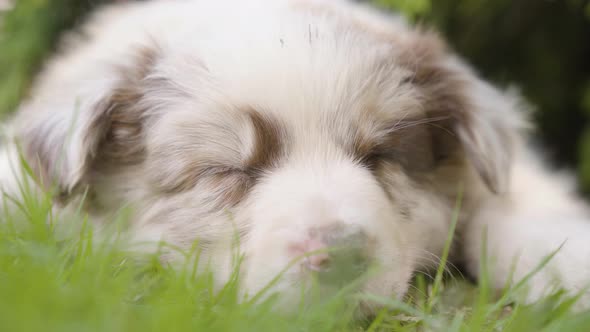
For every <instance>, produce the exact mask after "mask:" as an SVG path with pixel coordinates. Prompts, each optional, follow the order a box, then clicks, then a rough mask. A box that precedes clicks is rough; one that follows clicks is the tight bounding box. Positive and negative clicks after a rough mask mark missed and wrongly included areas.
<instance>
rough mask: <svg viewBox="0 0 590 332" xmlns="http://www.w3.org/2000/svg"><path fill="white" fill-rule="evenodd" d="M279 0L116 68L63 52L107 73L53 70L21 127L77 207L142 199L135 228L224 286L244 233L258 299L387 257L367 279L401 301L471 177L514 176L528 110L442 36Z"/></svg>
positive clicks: (158, 42)
mask: <svg viewBox="0 0 590 332" xmlns="http://www.w3.org/2000/svg"><path fill="white" fill-rule="evenodd" d="M153 6H158V5H153ZM168 6H173V5H168ZM343 8H348V7H343ZM268 10H269V11H272V12H271V13H267V14H268V15H266V16H265V15H262V16H261V20H260V22H257V23H256V24H250V23H251V22H248V24H245V23H246V22H244V25H243V26H241V25H240V26H239V27H238V28H239V29H242V30H241V31H243V32H244V35H248V36H250V37H249V38H247V39H240V38H236V35H235V33H234V32H235V29H236V27H232V28H231V29H229V28H223V27H218V28H219V30H216V36H215V38H205V39H202V40H199V41H198V42H187V41H186V40H187V39H186V38H187V35H183V33H182V31H183V30H182V29H180V30H179V31H177V32H175V33H174V34H173V35H172V36H160V35H156V36H155V37H154V36H152V41H151V42H150V43H145V45H143V46H141V47H137V45H136V43H129V45H127V46H128V47H127V48H126V51H125V52H124V53H123V54H122V55H121V54H118V55H117V57H116V58H117V61H114V59H111V57H113V58H114V57H115V56H114V55H112V54H108V55H103V54H98V55H97V54H92V56H90V55H88V54H84V52H79V53H82V55H76V53H74V55H73V56H71V57H70V58H68V57H66V58H64V59H63V62H62V63H67V62H68V61H69V62H70V63H73V62H74V60H80V59H82V60H84V61H95V62H93V65H95V66H98V68H90V69H88V68H77V69H79V71H69V72H65V73H64V70H63V68H60V65H59V63H58V65H55V66H54V67H53V68H50V69H49V70H48V73H46V75H45V76H44V80H42V81H41V83H40V84H39V87H38V92H37V95H38V96H41V97H38V98H37V99H33V100H32V101H31V102H30V103H28V104H27V105H25V106H23V110H22V111H21V115H20V121H17V128H18V130H19V132H20V135H19V136H20V139H21V141H22V144H23V147H24V150H25V152H26V153H27V155H28V157H29V160H35V161H37V160H38V161H39V162H37V163H36V162H31V164H33V165H34V166H35V167H34V168H35V169H36V170H37V172H38V175H39V178H41V180H42V182H44V183H48V182H51V181H54V182H56V183H57V185H58V187H59V188H60V190H61V193H62V195H61V197H63V198H64V199H67V198H70V197H71V196H73V195H75V194H76V193H77V192H79V191H81V190H82V189H88V190H89V191H90V193H91V197H92V199H91V200H89V201H88V204H87V205H88V209H89V211H90V212H91V213H93V214H96V215H98V216H103V217H104V216H108V215H109V213H112V212H114V211H116V210H117V209H118V208H119V207H120V206H121V205H122V204H131V205H133V206H134V207H135V210H136V211H135V213H134V216H133V218H132V229H131V232H132V234H133V235H134V236H135V237H136V238H138V239H141V240H145V239H149V240H164V241H168V242H171V243H172V244H174V245H177V246H181V247H183V248H190V247H191V246H192V245H193V243H194V242H195V241H199V244H200V246H201V247H202V249H203V254H204V255H206V257H207V258H208V260H209V261H210V264H211V266H213V267H214V270H215V271H216V272H217V273H218V278H219V279H220V281H221V280H223V279H224V278H227V274H228V271H229V270H230V263H231V259H232V251H231V246H232V244H233V243H234V239H235V235H236V234H237V235H238V237H239V242H240V246H239V248H240V251H241V253H242V254H243V255H244V261H243V263H242V265H241V269H242V282H243V286H244V287H243V288H244V290H245V291H246V292H248V293H250V294H253V293H256V292H257V291H259V290H261V289H263V288H264V287H265V286H267V285H268V283H269V282H270V281H271V280H272V279H274V278H275V277H276V276H277V275H278V274H280V273H281V271H285V273H284V274H283V276H282V278H281V279H280V280H279V281H278V282H277V283H275V284H274V287H273V290H277V291H280V292H282V293H284V294H285V296H284V297H283V298H284V299H285V301H286V303H290V301H294V300H296V299H298V298H299V295H300V291H301V288H300V287H304V288H305V287H308V285H309V281H310V280H311V279H312V278H314V277H319V280H320V286H321V287H322V288H325V289H330V288H338V286H339V285H341V284H342V283H343V282H346V281H351V280H354V279H355V278H357V277H359V276H360V275H361V274H362V273H363V272H366V271H367V270H368V269H369V267H375V271H376V272H375V273H373V274H371V276H370V278H369V279H368V280H366V281H364V282H363V286H362V288H363V289H364V290H366V291H369V292H372V293H377V294H379V295H385V296H391V295H396V296H401V295H403V294H404V293H405V291H406V289H407V286H408V282H409V280H410V278H411V276H412V273H413V272H414V271H415V270H416V269H418V268H421V267H423V266H425V265H428V264H427V262H428V261H429V260H430V259H431V258H430V257H429V255H430V254H435V255H436V254H438V252H439V251H440V249H441V248H442V245H443V242H444V239H445V238H446V234H447V229H448V225H449V224H450V222H451V220H450V219H451V216H450V215H451V211H452V206H453V204H454V201H455V194H456V191H455V189H456V188H457V185H458V183H459V182H461V183H464V185H465V186H466V187H467V190H468V191H470V192H474V193H475V192H481V191H482V190H481V189H478V188H483V187H484V185H487V187H488V188H489V189H490V191H492V192H497V191H501V190H502V188H503V187H504V186H505V184H506V181H507V173H508V163H509V156H510V149H511V146H512V144H513V143H512V140H513V138H514V135H515V132H516V129H515V128H516V127H518V121H517V119H518V117H517V116H516V115H515V114H514V112H513V111H512V105H511V104H510V102H509V101H508V100H507V99H506V98H505V97H504V96H502V95H501V94H500V93H499V92H497V91H496V90H494V89H493V88H491V87H489V86H488V85H486V84H485V83H483V82H481V81H480V80H478V79H477V78H476V77H475V76H474V75H473V74H472V73H471V72H470V71H469V70H468V69H467V68H466V67H465V66H464V65H462V64H461V63H460V62H459V61H458V60H456V59H454V58H453V57H452V56H450V55H448V54H447V52H446V50H445V49H444V47H443V46H442V43H441V42H440V41H439V40H438V39H437V38H436V37H434V36H431V35H428V34H423V33H421V32H417V31H412V30H408V29H406V28H404V27H401V26H398V25H387V24H385V23H379V24H377V23H376V22H381V20H382V17H380V16H374V17H372V18H371V17H369V19H367V18H365V17H364V15H366V13H365V12H364V11H363V12H362V13H363V15H361V16H359V17H358V18H355V19H352V18H351V17H350V15H356V13H357V12H356V10H359V13H361V12H360V9H354V8H353V9H349V10H351V11H350V12H349V13H348V14H347V15H344V14H342V13H339V12H338V11H336V12H334V11H332V10H330V9H329V8H328V9H326V8H323V7H309V8H307V7H305V6H304V7H301V6H300V4H299V3H298V5H297V6H295V7H289V10H288V11H285V10H284V9H282V10H280V11H279V10H277V11H276V12H275V11H274V10H276V9H275V8H274V7H273V8H271V9H268ZM339 10H340V9H339ZM341 10H344V9H341ZM170 11H171V12H174V11H173V10H170ZM181 12H182V10H179V12H178V14H177V15H179V18H178V19H179V20H181V19H182V15H180V14H179V13H181ZM318 13H319V14H318ZM359 15H360V14H359ZM275 20H276V21H277V22H278V21H280V22H282V23H281V25H278V27H280V28H279V30H280V31H279V32H280V38H276V37H277V36H275V33H276V31H275V30H273V29H272V28H273V27H277V25H276V24H277V22H275ZM363 20H365V21H367V20H368V21H367V24H363V22H364V21H363ZM369 23H370V24H369ZM235 24H238V25H239V24H240V23H239V21H238V23H235ZM224 29H225V30H224ZM302 31H303V32H305V33H301V32H302ZM105 34H106V36H104V37H100V36H98V37H97V39H98V40H97V41H95V44H96V45H99V46H97V47H96V48H98V49H99V50H100V45H101V38H103V39H108V38H109V36H108V32H105ZM158 36H160V37H161V38H160V39H158ZM191 36H192V35H191ZM133 38H137V36H135V35H134V37H133ZM154 38H155V41H154V40H153V39H154ZM191 38H192V37H191ZM180 40H182V41H183V43H182V44H179V43H177V42H178V41H180ZM175 41H176V42H175ZM179 45H182V47H180V46H179ZM103 56H104V57H107V58H108V59H109V60H111V61H110V63H108V61H107V62H106V63H107V64H104V63H105V61H98V60H97V59H96V58H97V57H98V58H99V59H101V57H103ZM121 57H122V58H123V59H125V61H121V60H120V59H121ZM84 61H82V62H84ZM113 61H114V62H115V64H116V65H113V63H112V62H113ZM101 66H104V67H101ZM72 72H75V73H74V74H72ZM88 76H90V77H91V78H94V79H95V80H94V81H92V80H89V79H88V78H89V77H88ZM60 80H63V81H64V82H61V81H60ZM76 84H79V85H80V87H76V88H75V89H74V91H75V92H76V93H74V95H75V96H76V98H74V96H70V95H68V94H66V95H64V93H63V91H59V92H58V91H55V86H59V85H61V86H64V85H66V86H76ZM70 92H71V91H70ZM47 96H49V97H47ZM48 100H49V102H47V101H48ZM64 100H65V102H64ZM74 102H75V103H76V106H77V107H76V108H77V110H78V112H72V111H71V108H70V109H68V107H71V106H73V105H74ZM74 113H76V114H74ZM72 122H74V123H75V124H74V126H73V128H74V130H73V133H72V134H71V135H70V136H71V137H70V138H69V139H68V132H67V130H66V128H70V127H69V126H68V123H72ZM60 151H65V154H66V155H65V158H64V159H63V160H64V163H63V164H62V165H60V167H58V166H56V165H57V162H56V161H57V160H58V155H59V152H60ZM474 174H477V175H478V176H473V175H474ZM298 258H299V261H297V262H296V263H294V264H291V265H290V263H291V262H293V261H296V260H297V259H298ZM287 267H288V268H287ZM285 269H286V270H285Z"/></svg>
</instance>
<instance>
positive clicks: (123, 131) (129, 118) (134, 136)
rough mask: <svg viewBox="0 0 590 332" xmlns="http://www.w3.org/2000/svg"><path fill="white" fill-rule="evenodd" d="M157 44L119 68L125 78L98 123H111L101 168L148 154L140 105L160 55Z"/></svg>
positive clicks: (138, 159)
mask: <svg viewBox="0 0 590 332" xmlns="http://www.w3.org/2000/svg"><path fill="white" fill-rule="evenodd" d="M158 52H159V50H158V48H157V47H143V48H140V49H139V50H138V51H137V53H136V56H135V57H136V58H135V65H134V66H133V67H130V68H120V69H119V71H120V75H121V77H122V81H121V83H120V84H119V86H118V87H116V88H115V89H114V90H113V92H112V94H111V95H110V97H109V98H108V99H107V100H106V102H105V103H106V105H105V106H104V107H105V108H106V112H105V113H104V117H106V119H102V120H101V121H99V122H97V126H100V125H101V124H100V122H102V125H104V123H106V124H108V129H107V130H106V131H105V133H104V138H103V140H102V142H101V146H100V147H99V149H98V150H99V156H98V157H99V160H98V161H99V165H98V166H97V167H98V168H99V169H101V170H104V168H112V167H120V166H130V165H138V164H140V163H141V162H142V161H143V160H144V158H145V146H144V143H143V128H142V122H143V121H142V115H143V114H144V113H145V109H144V107H142V106H141V103H140V101H141V99H142V98H143V94H144V90H145V87H146V85H147V84H153V82H147V81H146V77H147V76H148V75H149V73H150V71H151V69H152V68H153V66H154V64H155V62H156V61H157V58H158V54H159V53H158Z"/></svg>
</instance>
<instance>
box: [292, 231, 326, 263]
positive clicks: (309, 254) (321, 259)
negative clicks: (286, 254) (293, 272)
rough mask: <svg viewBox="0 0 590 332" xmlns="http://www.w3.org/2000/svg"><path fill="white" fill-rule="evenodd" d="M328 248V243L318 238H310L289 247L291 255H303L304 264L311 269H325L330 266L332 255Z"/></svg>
mask: <svg viewBox="0 0 590 332" xmlns="http://www.w3.org/2000/svg"><path fill="white" fill-rule="evenodd" d="M328 250H329V248H328V245H327V244H326V243H324V241H322V240H321V239H317V238H309V239H306V240H304V241H302V242H298V243H294V244H292V245H291V246H290V247H289V251H290V253H291V255H293V256H295V257H301V256H303V261H302V265H303V266H304V267H305V268H307V269H309V270H311V271H325V270H327V269H328V268H329V265H330V259H331V257H330V253H329V252H328Z"/></svg>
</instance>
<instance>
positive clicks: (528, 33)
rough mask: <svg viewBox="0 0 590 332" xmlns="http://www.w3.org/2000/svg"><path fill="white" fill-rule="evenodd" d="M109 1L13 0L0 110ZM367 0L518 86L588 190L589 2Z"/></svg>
mask: <svg viewBox="0 0 590 332" xmlns="http://www.w3.org/2000/svg"><path fill="white" fill-rule="evenodd" d="M0 1H2V0H0ZM4 1H6V0H4ZM113 1H117V0H19V1H16V4H15V7H14V10H12V11H11V12H8V13H7V14H6V15H4V18H2V19H1V20H2V21H0V24H1V26H0V114H8V113H9V112H11V111H12V110H14V108H15V106H16V105H17V104H18V101H19V100H20V98H21V97H22V96H24V95H26V92H27V88H28V86H29V84H30V80H31V77H32V75H33V74H34V73H35V72H37V70H38V69H39V67H40V65H41V64H42V61H43V59H44V58H46V56H47V55H48V54H49V53H50V52H51V51H53V50H54V49H55V47H56V44H57V40H58V38H59V34H60V32H62V31H63V30H64V29H67V28H71V27H72V26H75V25H76V24H77V23H79V22H81V21H82V20H83V18H84V16H85V14H86V13H88V11H89V10H90V9H91V8H93V7H95V6H98V5H101V4H103V3H105V2H113ZM118 1H123V0H118ZM372 2H373V3H374V4H376V5H377V6H381V7H383V8H385V9H387V10H398V11H402V12H403V13H404V14H406V16H408V17H409V19H410V20H413V21H417V22H420V23H423V24H425V25H427V26H433V27H435V28H436V29H438V30H439V31H441V32H442V34H443V35H445V36H446V37H447V38H448V40H449V41H450V43H451V44H452V46H453V47H454V48H455V50H456V51H457V52H458V53H459V54H460V55H462V56H463V57H465V58H466V59H467V60H468V61H470V62H471V63H472V64H473V65H474V67H475V68H477V69H478V70H479V71H480V73H481V74H482V76H484V77H485V78H487V79H490V80H492V81H494V82H495V83H496V84H498V85H500V86H507V85H509V84H515V85H517V86H518V87H519V88H520V89H521V91H522V93H523V94H524V96H525V97H526V98H527V99H528V100H529V101H530V103H531V104H532V105H533V106H534V108H535V112H534V119H535V121H536V122H537V124H538V128H539V134H540V135H539V137H540V138H541V142H542V144H543V146H544V147H545V148H547V149H548V151H549V152H550V155H551V156H552V160H553V161H555V163H556V164H557V165H559V166H569V167H577V169H578V170H579V175H580V179H581V183H582V188H583V189H584V190H585V191H586V192H588V193H590V121H588V120H590V2H589V1H588V0H553V1H551V0H372Z"/></svg>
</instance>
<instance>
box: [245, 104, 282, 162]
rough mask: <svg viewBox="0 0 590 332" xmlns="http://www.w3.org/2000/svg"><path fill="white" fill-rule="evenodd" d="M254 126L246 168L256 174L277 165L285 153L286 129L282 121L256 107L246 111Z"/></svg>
mask: <svg viewBox="0 0 590 332" xmlns="http://www.w3.org/2000/svg"><path fill="white" fill-rule="evenodd" d="M246 114H248V117H249V118H250V121H251V122H252V125H253V127H254V143H253V147H252V153H251V155H250V157H249V158H248V160H246V163H245V165H246V170H247V171H250V172H253V173H254V174H256V173H258V172H260V171H264V170H266V169H269V168H272V167H276V166H277V165H278V163H279V161H280V158H281V156H282V154H283V147H284V141H285V140H284V137H285V135H284V130H283V128H282V127H281V125H280V123H279V122H278V121H277V120H276V119H273V118H271V117H269V116H265V115H264V114H262V113H260V112H259V111H257V110H254V109H248V110H247V111H246Z"/></svg>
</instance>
